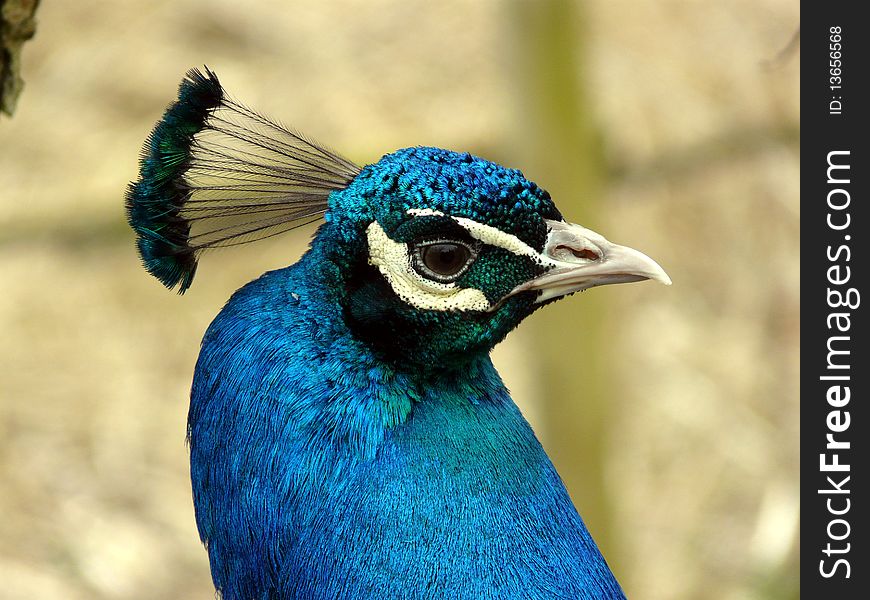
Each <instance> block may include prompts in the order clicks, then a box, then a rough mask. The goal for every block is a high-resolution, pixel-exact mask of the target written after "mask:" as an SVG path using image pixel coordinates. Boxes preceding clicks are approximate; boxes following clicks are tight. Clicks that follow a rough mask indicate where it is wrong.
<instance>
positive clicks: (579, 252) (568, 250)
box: [556, 245, 601, 260]
mask: <svg viewBox="0 0 870 600" xmlns="http://www.w3.org/2000/svg"><path fill="white" fill-rule="evenodd" d="M556 252H557V253H558V254H561V255H562V256H565V255H569V254H570V255H571V256H574V258H582V259H585V260H598V259H599V258H601V257H600V256H598V254H596V253H595V252H593V251H592V250H590V249H589V248H582V249H578V248H572V247H571V246H562V245H559V246H557V247H556Z"/></svg>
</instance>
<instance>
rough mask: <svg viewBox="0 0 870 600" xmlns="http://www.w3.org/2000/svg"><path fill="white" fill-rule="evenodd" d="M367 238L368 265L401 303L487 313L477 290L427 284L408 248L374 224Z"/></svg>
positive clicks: (427, 281)
mask: <svg viewBox="0 0 870 600" xmlns="http://www.w3.org/2000/svg"><path fill="white" fill-rule="evenodd" d="M366 237H368V242H369V264H370V265H374V266H376V267H377V268H378V270H379V271H380V272H381V274H382V275H383V276H384V278H385V279H386V280H387V283H389V284H390V287H391V288H393V291H394V292H395V293H396V295H397V296H398V297H399V298H401V299H402V300H403V301H404V302H407V303H408V304H410V305H411V306H414V307H415V308H420V309H424V310H439V311H454V310H459V311H467V310H476V311H485V310H489V308H490V304H489V301H488V300H487V299H486V296H485V295H484V294H483V292H481V291H480V290H476V289H473V288H461V287H459V286H458V285H456V284H455V283H439V282H436V281H430V280H429V279H426V278H425V277H423V276H422V275H420V274H419V273H417V271H415V270H414V267H413V265H412V263H411V257H410V255H409V254H408V245H407V244H401V243H399V242H394V241H393V240H391V239H390V237H389V236H388V235H387V233H386V232H385V231H384V230H383V228H382V227H381V226H380V224H378V222H377V221H374V222H372V223H371V224H370V225H369V226H368V228H366Z"/></svg>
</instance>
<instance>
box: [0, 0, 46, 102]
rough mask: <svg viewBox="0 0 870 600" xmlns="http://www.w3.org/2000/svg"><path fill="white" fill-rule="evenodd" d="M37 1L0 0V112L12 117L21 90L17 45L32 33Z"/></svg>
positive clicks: (18, 47) (19, 53)
mask: <svg viewBox="0 0 870 600" xmlns="http://www.w3.org/2000/svg"><path fill="white" fill-rule="evenodd" d="M38 4H39V0H0V112H4V113H6V114H7V115H10V116H11V115H12V113H13V112H14V111H15V103H16V102H17V100H18V95H19V94H20V93H21V89H22V88H23V87H24V81H22V79H21V76H20V75H19V71H20V68H21V46H23V45H24V42H26V41H27V40H29V39H30V38H32V37H33V34H34V33H35V32H36V21H35V20H34V15H35V14H36V7H37V5H38Z"/></svg>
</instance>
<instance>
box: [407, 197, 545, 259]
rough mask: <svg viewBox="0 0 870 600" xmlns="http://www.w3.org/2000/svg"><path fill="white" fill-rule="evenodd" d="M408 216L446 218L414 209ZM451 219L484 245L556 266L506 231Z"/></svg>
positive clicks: (423, 209) (462, 219) (438, 212)
mask: <svg viewBox="0 0 870 600" xmlns="http://www.w3.org/2000/svg"><path fill="white" fill-rule="evenodd" d="M408 214H409V215H414V216H415V217H443V216H446V215H445V214H444V213H442V212H440V211H437V210H432V209H430V208H412V209H410V210H408ZM450 218H451V219H453V220H454V221H456V223H457V224H458V225H459V226H460V227H462V228H463V229H464V230H465V231H467V232H468V235H470V236H471V237H473V238H474V239H476V240H480V241H481V242H483V243H484V244H489V245H490V246H496V247H498V248H504V249H505V250H507V251H508V252H512V253H514V254H517V255H519V256H525V257H528V258H530V259H532V260H533V261H535V262H536V263H538V264H540V265H545V266H554V264H552V261H551V260H549V259H548V258H547V257H546V256H542V255H541V254H540V253H539V252H537V251H536V250H535V249H534V248H532V247H531V246H529V245H528V244H526V243H525V242H524V241H522V240H521V239H520V238H518V237H517V236H515V235H511V234H510V233H505V232H504V231H501V230H500V229H496V228H495V227H492V226H491V225H484V224H483V223H478V222H477V221H472V220H471V219H466V218H465V217H450Z"/></svg>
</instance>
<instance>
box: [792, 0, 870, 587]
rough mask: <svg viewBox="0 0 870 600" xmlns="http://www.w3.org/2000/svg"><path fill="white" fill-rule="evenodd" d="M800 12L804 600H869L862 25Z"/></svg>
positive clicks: (822, 6) (813, 9)
mask: <svg viewBox="0 0 870 600" xmlns="http://www.w3.org/2000/svg"><path fill="white" fill-rule="evenodd" d="M862 7H863V4H862V3H860V2H843V1H840V2H803V3H801V12H802V15H801V21H802V22H803V27H802V31H801V49H800V52H801V129H802V131H801V133H802V140H801V204H802V207H801V209H802V210H801V246H802V249H801V250H802V251H801V300H802V302H801V345H802V349H801V377H802V381H801V592H802V593H803V594H805V596H806V597H807V598H837V599H847V598H867V597H870V596H868V594H870V562H868V552H867V545H868V544H870V533H868V531H867V513H868V510H870V507H868V506H867V499H868V496H870V494H868V492H867V490H868V486H870V481H868V470H867V461H868V454H870V450H868V441H870V440H868V438H870V427H868V424H867V420H868V418H870V415H868V411H867V409H866V408H865V404H866V403H867V402H868V397H867V394H868V380H870V354H868V351H870V344H868V338H870V331H868V328H867V318H866V316H865V314H866V312H867V310H868V308H870V307H868V306H865V303H870V291H868V289H867V287H866V282H867V271H868V269H870V262H868V260H867V240H868V238H870V220H868V218H870V217H868V210H867V204H868V202H870V197H868V194H870V184H868V182H870V158H868V148H870V140H868V138H870V128H868V127H867V119H866V116H865V115H866V113H867V111H868V110H870V97H868V94H867V89H868V85H867V84H868V82H867V79H868V77H870V45H868V39H870V21H868V20H867V19H866V18H862V17H859V15H858V11H859V9H860V8H862Z"/></svg>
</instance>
